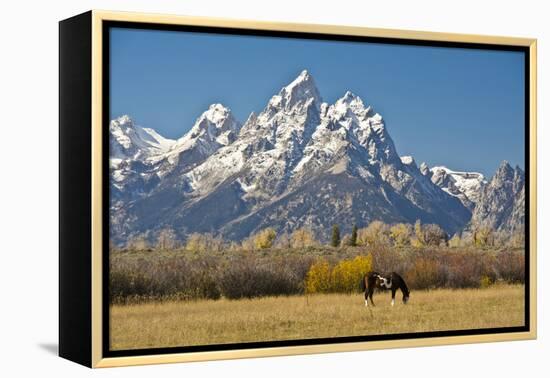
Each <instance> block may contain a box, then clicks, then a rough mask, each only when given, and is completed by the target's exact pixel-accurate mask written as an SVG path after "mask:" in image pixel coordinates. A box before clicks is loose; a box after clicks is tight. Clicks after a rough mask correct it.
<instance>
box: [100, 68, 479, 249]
mask: <svg viewBox="0 0 550 378" xmlns="http://www.w3.org/2000/svg"><path fill="white" fill-rule="evenodd" d="M113 122H115V121H113ZM111 138H112V139H115V138H116V136H115V135H113V134H112V135H111ZM159 143H160V142H159ZM136 145H137V144H136ZM162 145H163V146H165V147H164V149H163V150H162V151H157V150H155V152H154V153H153V152H151V151H145V152H142V153H141V154H143V156H144V157H145V158H141V156H142V155H140V153H139V152H132V153H130V154H126V155H123V156H122V157H119V155H118V154H117V153H118V150H116V149H114V148H113V147H112V151H111V154H112V159H111V160H113V159H121V160H123V161H124V162H126V164H128V165H129V166H132V167H133V165H135V164H138V166H139V167H140V170H138V169H135V170H134V171H135V174H134V176H124V178H123V179H118V180H117V178H120V177H121V174H120V173H117V169H116V167H114V165H113V162H112V166H113V167H114V168H112V172H111V173H112V181H113V182H114V185H115V188H116V189H117V190H118V192H119V193H120V195H118V196H117V195H113V194H112V195H111V198H112V200H111V205H112V208H111V214H112V217H111V224H112V227H111V232H112V237H113V239H114V241H115V242H116V243H119V244H120V243H124V242H125V241H126V240H128V239H129V238H131V237H133V236H136V235H140V234H144V233H145V234H147V235H148V236H149V237H151V238H154V237H155V235H156V233H158V232H159V231H160V230H162V229H164V228H171V229H173V230H174V231H175V233H176V234H177V235H178V237H179V238H181V239H182V240H184V239H185V238H186V237H187V235H189V234H190V233H193V232H213V233H219V234H221V235H222V236H223V237H225V238H228V239H233V240H241V239H243V238H245V237H247V236H249V235H250V234H252V233H254V232H257V231H258V230H261V229H263V228H265V227H274V228H275V229H276V230H277V231H278V232H279V233H282V232H292V231H293V230H295V229H297V228H300V227H307V228H309V229H311V230H312V231H314V232H315V233H316V236H317V238H319V239H320V240H325V239H326V238H327V237H328V235H329V229H330V227H332V225H333V224H340V225H341V227H342V229H343V231H344V232H347V231H349V230H348V229H350V228H351V226H352V225H353V224H357V225H358V226H359V227H362V226H365V225H367V224H368V223H369V222H371V221H373V220H376V219H380V220H383V221H385V222H388V223H393V222H408V223H413V222H415V221H416V220H417V219H420V220H421V221H423V222H428V223H437V224H439V225H441V226H442V227H443V228H444V229H445V230H447V231H448V232H449V233H453V232H455V231H457V230H460V229H462V228H463V227H464V225H466V224H467V223H468V221H469V220H470V217H471V210H470V209H469V208H468V206H465V205H464V202H463V199H462V198H461V197H460V196H458V195H456V194H455V193H453V192H451V190H450V189H449V188H450V186H449V185H443V187H444V188H447V190H443V189H442V188H441V187H440V186H439V185H440V184H439V181H438V180H434V179H433V176H434V174H433V172H432V171H430V170H429V168H428V167H427V166H425V165H421V166H420V168H419V167H418V166H417V165H416V163H415V161H414V159H413V158H412V157H400V156H399V154H398V152H397V150H396V147H395V144H394V142H393V140H392V138H391V137H390V135H389V133H388V130H387V127H386V124H385V122H384V119H383V117H382V116H381V115H380V114H378V113H376V111H375V110H374V109H373V108H372V107H371V106H368V105H365V103H364V102H363V100H362V99H361V98H360V97H358V96H357V95H355V94H353V93H352V92H350V91H348V92H346V93H345V94H344V95H343V96H342V97H341V98H340V99H338V100H337V101H336V102H335V103H334V104H328V103H325V102H323V99H322V97H321V95H320V93H319V91H318V89H317V87H316V85H315V81H314V79H313V77H312V76H311V75H310V74H309V73H308V72H307V71H303V72H301V73H300V75H298V77H296V79H294V80H293V81H292V82H291V83H290V84H288V85H286V86H285V87H283V88H282V89H281V90H280V91H279V93H278V94H276V95H274V96H273V97H272V98H271V99H270V100H269V101H268V103H267V105H266V107H265V108H264V109H263V110H262V111H261V112H260V113H259V114H255V113H251V114H250V116H249V117H248V119H247V120H246V122H245V123H244V124H243V125H242V127H241V124H240V123H239V122H238V121H236V120H235V119H234V117H233V116H232V115H231V112H230V110H229V109H227V108H225V107H223V106H222V105H220V104H215V105H212V106H210V108H209V109H208V110H207V111H206V112H205V113H203V114H202V115H201V116H200V117H199V119H198V120H197V122H196V123H195V125H194V126H193V127H192V128H191V130H190V131H189V132H188V133H187V134H186V135H184V136H183V137H182V138H180V139H178V140H177V141H167V140H166V142H163V144H162ZM168 145H169V146H168ZM146 147H147V146H146ZM147 148H149V147H147ZM157 152H158V153H157ZM450 172H451V171H449V173H448V175H450V177H451V178H452V179H453V184H454V185H455V187H459V188H460V190H462V191H463V192H464V193H465V194H464V196H466V197H467V196H468V194H469V195H472V197H473V198H476V197H475V195H474V194H473V192H474V189H471V188H470V186H471V185H470V181H469V180H470V179H469V178H468V177H466V176H465V175H461V173H460V172H453V174H454V175H451V174H450ZM128 177H130V179H128ZM136 177H138V178H139V180H144V179H145V178H147V179H148V180H149V181H148V185H142V184H143V182H142V181H139V180H138V179H137V178H136ZM459 179H460V180H459ZM480 180H483V178H482V177H481V178H480ZM126 193H132V195H126ZM466 193H468V194H466ZM468 198H469V197H468Z"/></svg>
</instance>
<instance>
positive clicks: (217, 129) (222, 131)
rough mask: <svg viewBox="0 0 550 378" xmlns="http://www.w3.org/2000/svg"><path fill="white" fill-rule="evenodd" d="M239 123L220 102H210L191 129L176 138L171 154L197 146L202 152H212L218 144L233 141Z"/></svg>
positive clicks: (222, 144)
mask: <svg viewBox="0 0 550 378" xmlns="http://www.w3.org/2000/svg"><path fill="white" fill-rule="evenodd" d="M240 128H241V124H240V123H239V122H238V121H237V120H236V119H235V117H233V114H232V113H231V110H230V109H229V108H226V107H225V106H223V105H222V104H212V105H210V106H209V108H208V110H206V111H205V112H204V113H202V114H201V116H200V117H199V118H198V119H197V121H196V122H195V124H194V125H193V127H192V128H191V130H189V132H188V133H187V134H185V135H184V136H183V137H181V138H180V139H178V141H177V142H176V144H175V145H174V147H173V148H172V151H170V154H171V155H174V154H179V153H181V152H183V151H185V150H188V149H191V148H194V147H197V148H199V149H200V150H201V151H202V152H203V153H204V154H208V155H210V154H212V153H214V152H215V151H216V150H217V149H218V148H219V147H220V146H227V145H228V144H231V143H233V142H234V141H235V139H236V138H237V135H238V133H239V130H240Z"/></svg>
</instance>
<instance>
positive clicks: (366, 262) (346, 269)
mask: <svg viewBox="0 0 550 378" xmlns="http://www.w3.org/2000/svg"><path fill="white" fill-rule="evenodd" d="M371 270H372V256H371V255H368V256H357V257H355V258H354V259H353V260H352V259H345V260H342V261H340V262H339V263H338V264H336V266H335V267H334V268H333V269H332V272H331V275H330V278H331V279H330V283H331V291H333V292H337V293H353V292H356V291H358V290H359V288H360V285H359V283H360V282H361V280H362V279H363V278H364V277H365V274H367V273H368V272H370V271H371Z"/></svg>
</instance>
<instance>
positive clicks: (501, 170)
mask: <svg viewBox="0 0 550 378" xmlns="http://www.w3.org/2000/svg"><path fill="white" fill-rule="evenodd" d="M518 169H519V168H518ZM514 174H515V170H514V168H512V166H511V165H510V163H508V161H506V160H504V161H503V162H502V163H500V166H499V167H498V169H497V171H496V173H495V177H494V179H499V180H502V181H505V180H513V178H514Z"/></svg>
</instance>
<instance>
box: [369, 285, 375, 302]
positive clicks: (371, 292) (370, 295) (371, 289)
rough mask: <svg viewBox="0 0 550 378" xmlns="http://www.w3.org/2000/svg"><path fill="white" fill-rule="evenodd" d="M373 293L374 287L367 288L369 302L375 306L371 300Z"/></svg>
mask: <svg viewBox="0 0 550 378" xmlns="http://www.w3.org/2000/svg"><path fill="white" fill-rule="evenodd" d="M373 294H374V288H369V298H370V302H371V303H372V305H373V306H375V304H374V301H373V300H372V295H373Z"/></svg>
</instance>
